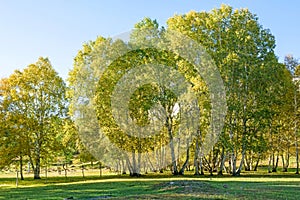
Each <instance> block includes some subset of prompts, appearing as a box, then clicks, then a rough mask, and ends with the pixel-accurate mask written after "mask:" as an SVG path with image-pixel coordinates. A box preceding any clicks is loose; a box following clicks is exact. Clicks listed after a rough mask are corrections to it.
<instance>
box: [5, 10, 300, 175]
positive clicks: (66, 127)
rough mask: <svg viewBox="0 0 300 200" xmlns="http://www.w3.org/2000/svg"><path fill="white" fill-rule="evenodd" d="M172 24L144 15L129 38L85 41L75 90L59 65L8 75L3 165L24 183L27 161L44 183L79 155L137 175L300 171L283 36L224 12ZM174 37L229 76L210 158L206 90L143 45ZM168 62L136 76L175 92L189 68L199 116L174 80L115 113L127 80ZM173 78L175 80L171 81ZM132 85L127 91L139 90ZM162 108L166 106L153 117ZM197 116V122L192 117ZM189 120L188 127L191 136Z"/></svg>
mask: <svg viewBox="0 0 300 200" xmlns="http://www.w3.org/2000/svg"><path fill="white" fill-rule="evenodd" d="M166 24H167V26H166V27H160V26H159V24H158V23H157V21H156V20H152V19H150V18H144V19H143V20H142V21H140V22H138V23H137V24H136V25H135V26H134V28H133V31H132V32H131V33H130V37H129V40H128V41H123V40H121V39H117V40H113V39H112V38H105V37H102V36H99V37H97V38H96V39H95V40H94V41H89V42H87V43H85V44H84V45H83V46H82V49H81V50H79V51H78V54H77V55H76V57H75V58H74V66H73V69H72V70H71V71H70V72H69V77H68V79H67V83H65V82H64V81H63V79H62V78H60V77H59V76H58V74H57V72H55V70H54V69H53V67H52V65H51V63H50V61H49V59H48V58H39V59H38V61H37V62H36V63H35V64H31V65H29V66H28V67H26V68H25V69H24V70H22V71H15V72H14V73H13V74H12V75H11V76H9V77H8V78H3V79H1V80H0V168H4V167H7V166H10V165H11V164H12V163H17V165H18V166H19V170H20V172H21V176H22V169H23V168H24V161H26V162H29V163H30V164H31V167H32V169H33V171H34V178H35V179H39V178H40V169H41V166H42V165H47V164H48V163H49V164H51V162H55V161H56V160H57V158H58V157H63V158H64V162H65V163H68V162H69V161H70V160H71V159H72V158H73V156H74V155H76V154H80V155H81V158H82V159H83V160H85V161H95V160H98V161H101V163H103V164H105V165H109V166H112V167H114V168H118V170H120V171H122V172H124V173H126V172H129V173H130V175H132V176H139V175H141V173H142V171H143V172H144V173H145V172H147V171H157V172H158V171H160V172H163V171H165V170H171V171H172V173H173V174H174V175H177V174H181V175H183V174H184V172H185V170H186V169H188V168H190V167H192V168H193V169H194V173H195V175H201V174H204V172H205V171H207V172H208V173H210V174H213V173H217V174H219V175H222V174H223V173H224V172H225V173H229V174H232V175H233V176H237V175H240V174H241V172H242V170H245V171H252V170H253V171H256V170H257V169H258V167H259V166H260V164H262V163H264V164H266V165H267V168H268V172H270V173H271V172H276V171H277V170H278V167H279V163H281V164H282V167H281V168H282V170H283V171H285V172H286V171H288V169H289V167H290V166H291V163H292V162H294V163H295V166H296V173H297V174H298V173H299V147H298V144H299V128H298V118H299V115H298V112H299V109H298V104H299V103H298V102H300V98H299V97H300V96H299V94H300V93H299V81H300V76H299V75H300V71H299V70H300V68H299V62H298V60H297V59H296V58H294V57H293V56H292V55H287V56H286V57H285V60H284V62H283V63H281V62H279V60H278V57H277V56H276V54H275V52H274V49H275V37H274V36H273V35H272V34H271V32H270V30H268V29H265V28H264V27H263V26H262V25H261V24H260V23H259V20H258V17H257V16H256V15H255V14H253V13H251V12H250V11H249V10H248V9H237V10H234V9H233V8H232V7H230V6H227V5H222V6H221V8H219V9H213V10H212V11H210V12H195V11H190V12H188V13H186V14H182V15H175V16H173V17H170V18H169V19H168V20H167V23H166ZM175 32H177V33H180V34H182V35H184V36H187V37H189V38H190V39H192V40H193V41H195V42H197V43H199V44H201V45H202V47H203V48H204V49H205V51H206V53H207V54H208V55H210V57H211V59H212V60H213V61H214V64H215V66H216V67H217V69H218V71H219V73H220V77H221V78H222V80H223V84H224V88H225V94H226V95H225V96H226V97H225V96H224V99H226V102H227V115H226V116H224V117H225V118H224V126H223V128H222V130H221V132H220V133H218V141H217V143H216V144H214V145H213V146H210V148H209V151H207V152H206V150H205V149H203V148H202V147H203V146H205V145H206V146H207V144H205V142H206V140H205V138H206V135H207V134H209V131H208V130H209V127H210V126H212V122H211V114H210V113H211V111H212V109H213V107H212V100H211V97H212V96H211V94H212V91H210V90H209V87H208V85H207V82H206V81H205V79H204V78H203V77H201V76H200V75H199V74H198V73H197V72H196V70H195V68H194V67H193V65H192V63H190V62H188V61H187V60H186V59H184V56H182V55H179V54H178V53H176V50H175V51H173V52H169V51H166V50H158V49H154V48H140V47H143V45H145V44H156V45H158V46H159V45H162V46H163V44H162V43H161V41H164V38H166V36H168V37H169V38H170V37H171V38H172V37H174V38H176V36H175V35H172V33H175ZM167 42H168V43H167V44H168V46H169V47H170V48H173V49H176V48H180V47H183V46H184V45H187V46H188V45H189V44H186V43H184V41H180V40H178V39H177V40H176V39H174V40H172V41H167ZM149 47H151V45H150V46H149ZM191 51H192V49H191ZM157 63H159V64H160V65H159V66H160V67H161V68H157V69H158V72H153V73H152V74H151V72H149V73H148V74H146V75H144V76H139V77H136V76H135V78H136V79H141V80H152V79H153V77H158V78H157V80H161V81H162V82H163V81H166V80H169V79H170V81H169V82H168V83H170V85H171V83H174V84H175V83H176V81H178V80H179V79H180V77H181V76H177V75H176V74H175V73H174V74H173V71H178V73H179V74H181V75H182V77H184V79H185V80H186V81H187V87H188V90H189V91H191V93H193V94H194V96H195V99H196V102H195V104H197V106H198V109H197V110H196V111H195V110H188V109H190V107H184V106H182V104H181V103H179V99H180V98H179V96H177V95H176V92H174V91H172V90H171V89H168V88H167V87H166V84H165V85H164V84H155V83H152V82H151V81H148V82H146V83H145V84H143V85H141V86H140V87H138V88H137V89H136V90H135V91H132V92H133V93H132V94H131V95H130V98H128V102H117V103H116V106H117V108H118V109H115V110H112V106H114V105H112V104H113V103H112V102H111V98H112V96H113V95H115V96H116V93H114V90H115V89H116V88H117V87H118V81H120V80H122V77H123V76H125V75H126V74H129V75H128V77H130V74H131V73H132V74H133V73H134V71H132V70H133V69H139V70H141V71H143V70H148V68H147V67H146V66H147V65H151V64H157ZM165 70H169V71H167V72H168V77H166V76H164V75H161V77H160V74H161V73H163V72H165ZM131 76H132V77H134V75H131ZM172 78H173V79H172ZM128 79H129V80H130V81H128V82H126V83H127V84H128V85H125V86H124V87H126V88H130V87H131V85H132V84H134V83H135V82H134V81H131V80H132V79H131V78H128ZM128 91H129V90H125V92H124V93H120V94H119V93H118V94H117V96H118V97H119V99H126V98H125V97H124V98H123V96H121V95H124V96H126V95H128ZM188 98H190V97H188ZM188 101H189V99H188ZM157 105H158V107H159V108H160V109H153V107H155V106H157ZM118 106H119V107H118ZM124 107H125V108H128V109H129V112H128V113H127V114H128V115H126V116H125V118H126V117H127V118H126V120H127V121H123V122H124V123H123V125H119V124H118V123H116V122H115V120H116V119H117V118H118V117H117V116H118V115H119V114H120V113H121V112H122V109H124ZM157 110H159V111H157ZM186 112H187V113H193V114H195V115H190V116H189V117H187V118H184V117H183V115H184V113H186ZM120 115H121V114H120ZM184 119H187V120H186V121H184ZM155 120H156V121H155ZM157 121H158V122H157ZM180 123H185V124H188V125H187V126H185V128H182V126H180ZM159 125H160V126H159ZM150 126H151V127H150ZM137 127H146V128H144V129H139V128H137ZM147 127H150V128H149V129H147ZM157 127H159V128H157ZM191 127H196V130H194V129H192V128H191ZM124 128H125V129H126V130H127V132H130V134H126V131H124V130H123V129H124ZM144 132H146V134H145V133H144ZM147 132H149V134H147ZM150 133H151V134H150ZM153 133H155V134H153ZM141 134H143V135H142V136H141ZM212 140H213V139H212Z"/></svg>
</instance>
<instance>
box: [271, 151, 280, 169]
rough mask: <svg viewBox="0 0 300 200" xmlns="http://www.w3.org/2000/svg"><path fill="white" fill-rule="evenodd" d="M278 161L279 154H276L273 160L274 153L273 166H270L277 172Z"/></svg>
mask: <svg viewBox="0 0 300 200" xmlns="http://www.w3.org/2000/svg"><path fill="white" fill-rule="evenodd" d="M278 161H279V155H278V154H277V156H276V160H275V155H274V154H273V164H272V166H273V168H272V172H277V167H278Z"/></svg>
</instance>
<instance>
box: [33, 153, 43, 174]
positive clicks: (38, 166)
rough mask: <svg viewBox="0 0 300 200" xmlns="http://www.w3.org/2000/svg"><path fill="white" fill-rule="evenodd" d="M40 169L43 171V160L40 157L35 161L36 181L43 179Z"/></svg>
mask: <svg viewBox="0 0 300 200" xmlns="http://www.w3.org/2000/svg"><path fill="white" fill-rule="evenodd" d="M40 169H41V159H40V156H38V157H37V158H36V160H35V167H34V170H33V171H34V179H41V177H40Z"/></svg>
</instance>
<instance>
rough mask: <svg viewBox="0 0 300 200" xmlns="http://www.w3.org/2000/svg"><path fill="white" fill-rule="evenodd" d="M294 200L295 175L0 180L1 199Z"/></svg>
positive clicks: (298, 187)
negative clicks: (16, 181) (16, 183)
mask: <svg viewBox="0 0 300 200" xmlns="http://www.w3.org/2000/svg"><path fill="white" fill-rule="evenodd" d="M67 197H73V199H88V200H92V199H93V200H96V199H256V200H258V199H264V200H267V199H297V198H299V197H300V176H298V175H294V173H292V172H290V173H272V174H267V173H259V174H258V173H256V174H253V173H246V174H245V173H244V174H242V176H240V177H231V176H224V177H219V176H212V177H211V176H199V177H195V176H192V175H187V176H176V177H174V176H171V175H169V174H162V175H161V174H148V175H147V176H143V177H140V178H130V177H129V176H126V175H123V176H117V175H107V176H104V177H102V178H100V177H99V176H95V175H94V176H88V177H86V178H85V179H83V178H82V177H80V176H73V177H69V178H67V179H66V178H64V177H50V178H48V179H47V180H45V179H41V180H33V179H32V178H26V179H25V180H23V181H20V182H19V186H18V187H16V185H15V178H11V177H10V178H0V199H64V198H67Z"/></svg>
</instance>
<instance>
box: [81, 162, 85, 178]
mask: <svg viewBox="0 0 300 200" xmlns="http://www.w3.org/2000/svg"><path fill="white" fill-rule="evenodd" d="M81 173H82V178H85V176H84V165H81Z"/></svg>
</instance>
